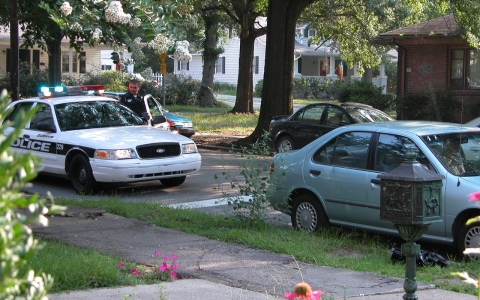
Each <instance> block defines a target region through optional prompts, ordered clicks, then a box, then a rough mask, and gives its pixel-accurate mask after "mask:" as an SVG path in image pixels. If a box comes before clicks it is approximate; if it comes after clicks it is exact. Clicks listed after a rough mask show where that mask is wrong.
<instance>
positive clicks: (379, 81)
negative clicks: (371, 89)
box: [373, 64, 388, 94]
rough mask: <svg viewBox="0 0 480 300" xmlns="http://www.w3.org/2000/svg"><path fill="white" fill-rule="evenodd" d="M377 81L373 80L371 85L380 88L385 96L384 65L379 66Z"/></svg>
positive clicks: (385, 79) (385, 78)
mask: <svg viewBox="0 0 480 300" xmlns="http://www.w3.org/2000/svg"><path fill="white" fill-rule="evenodd" d="M376 79H377V80H374V81H373V83H375V85H376V86H378V87H382V93H383V94H386V93H387V79H388V78H387V76H386V75H385V65H384V64H380V75H379V76H377V78H376Z"/></svg>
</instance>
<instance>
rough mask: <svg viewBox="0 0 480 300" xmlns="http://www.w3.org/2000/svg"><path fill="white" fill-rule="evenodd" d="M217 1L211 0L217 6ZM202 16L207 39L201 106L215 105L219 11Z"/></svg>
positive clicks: (204, 13)
mask: <svg viewBox="0 0 480 300" xmlns="http://www.w3.org/2000/svg"><path fill="white" fill-rule="evenodd" d="M216 3H217V1H216V0H213V1H211V5H212V6H215V5H216ZM202 18H203V21H204V22H205V41H204V42H203V49H204V50H203V71H202V88H201V91H200V95H201V96H200V99H199V102H200V106H213V105H214V103H215V96H214V95H213V79H214V76H215V63H216V61H217V59H218V50H217V42H218V35H217V29H218V28H217V27H218V13H217V12H216V11H215V10H208V11H204V12H203V14H202Z"/></svg>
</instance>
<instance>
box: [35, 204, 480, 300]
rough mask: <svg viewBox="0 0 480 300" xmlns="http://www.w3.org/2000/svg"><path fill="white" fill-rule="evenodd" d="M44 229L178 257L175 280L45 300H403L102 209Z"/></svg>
mask: <svg viewBox="0 0 480 300" xmlns="http://www.w3.org/2000/svg"><path fill="white" fill-rule="evenodd" d="M49 221H50V225H49V226H48V227H36V226H34V227H33V231H34V233H35V235H36V236H39V237H43V238H49V239H53V240H58V241H61V242H64V243H67V244H70V245H73V246H78V247H88V248H91V249H95V250H100V251H104V252H106V253H109V254H115V255H118V256H120V257H123V258H124V259H125V260H128V261H133V262H135V263H137V264H145V265H151V264H153V263H154V261H152V260H153V258H152V255H153V254H154V253H155V251H160V252H162V253H164V254H173V253H175V254H177V255H178V263H179V265H180V269H179V270H178V275H179V278H180V279H177V280H175V281H173V282H163V283H161V285H159V284H156V285H147V286H144V285H142V286H135V287H122V288H109V289H94V290H90V291H71V292H69V293H62V294H52V295H49V298H50V299H58V300H67V299H88V298H90V299H127V298H128V299H132V300H133V299H176V300H179V299H180V300H182V299H195V300H204V299H205V300H207V299H209V300H210V299H242V300H244V299H252V300H256V299H283V294H284V293H285V292H287V291H292V290H293V288H294V286H295V284H296V283H298V282H300V281H302V280H304V281H306V282H308V283H309V284H310V285H311V286H312V288H313V289H314V290H322V291H323V292H324V297H323V299H357V298H361V299H385V300H389V299H402V296H403V294H404V291H403V282H404V279H401V278H391V277H386V276H382V275H379V274H374V273H367V272H355V271H352V270H348V269H336V268H329V267H317V266H313V265H309V264H305V263H301V262H297V261H296V260H295V259H294V258H292V257H291V256H288V255H284V254H275V253H271V252H268V251H265V250H257V249H252V248H249V247H246V246H242V245H237V244H232V243H225V242H219V241H215V240H210V239H207V238H205V237H201V236H196V235H191V234H187V233H183V232H179V231H176V230H171V229H166V228H161V227H156V226H152V225H150V224H148V223H145V222H142V221H139V220H136V219H128V218H123V217H121V216H117V215H112V214H109V213H106V212H104V211H102V210H95V209H83V208H76V207H69V208H68V209H67V212H66V214H65V216H52V217H49ZM416 295H417V296H418V298H419V299H436V300H444V299H445V300H447V299H456V300H470V299H471V300H474V299H477V297H475V296H472V295H466V294H460V293H454V292H449V291H444V290H439V289H435V288H434V287H433V286H431V285H428V284H424V283H421V282H419V283H418V290H417V292H416Z"/></svg>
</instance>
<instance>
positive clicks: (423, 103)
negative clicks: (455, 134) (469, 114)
mask: <svg viewBox="0 0 480 300" xmlns="http://www.w3.org/2000/svg"><path fill="white" fill-rule="evenodd" d="M433 97H435V102H436V105H435V104H434V101H433V100H434V99H433ZM460 108H461V104H460V103H459V102H458V101H456V100H454V99H453V98H452V95H451V93H450V91H435V92H434V93H433V95H432V93H408V94H405V95H404V96H403V97H399V98H398V100H397V120H428V121H431V120H435V121H442V122H454V121H455V117H454V116H455V114H454V112H456V111H459V109H460ZM437 114H438V115H439V116H440V120H439V119H438V118H437Z"/></svg>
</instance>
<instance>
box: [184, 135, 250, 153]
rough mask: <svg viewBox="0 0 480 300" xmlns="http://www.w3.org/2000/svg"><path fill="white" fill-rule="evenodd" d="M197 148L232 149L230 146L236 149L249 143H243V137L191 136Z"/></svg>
mask: <svg viewBox="0 0 480 300" xmlns="http://www.w3.org/2000/svg"><path fill="white" fill-rule="evenodd" d="M191 139H192V140H194V141H195V143H196V144H197V146H200V147H201V146H203V147H211V148H219V149H225V150H228V149H232V146H235V147H236V148H238V147H239V146H248V145H249V143H248V142H247V141H245V137H244V136H223V135H196V134H195V135H193V136H192V137H191Z"/></svg>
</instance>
